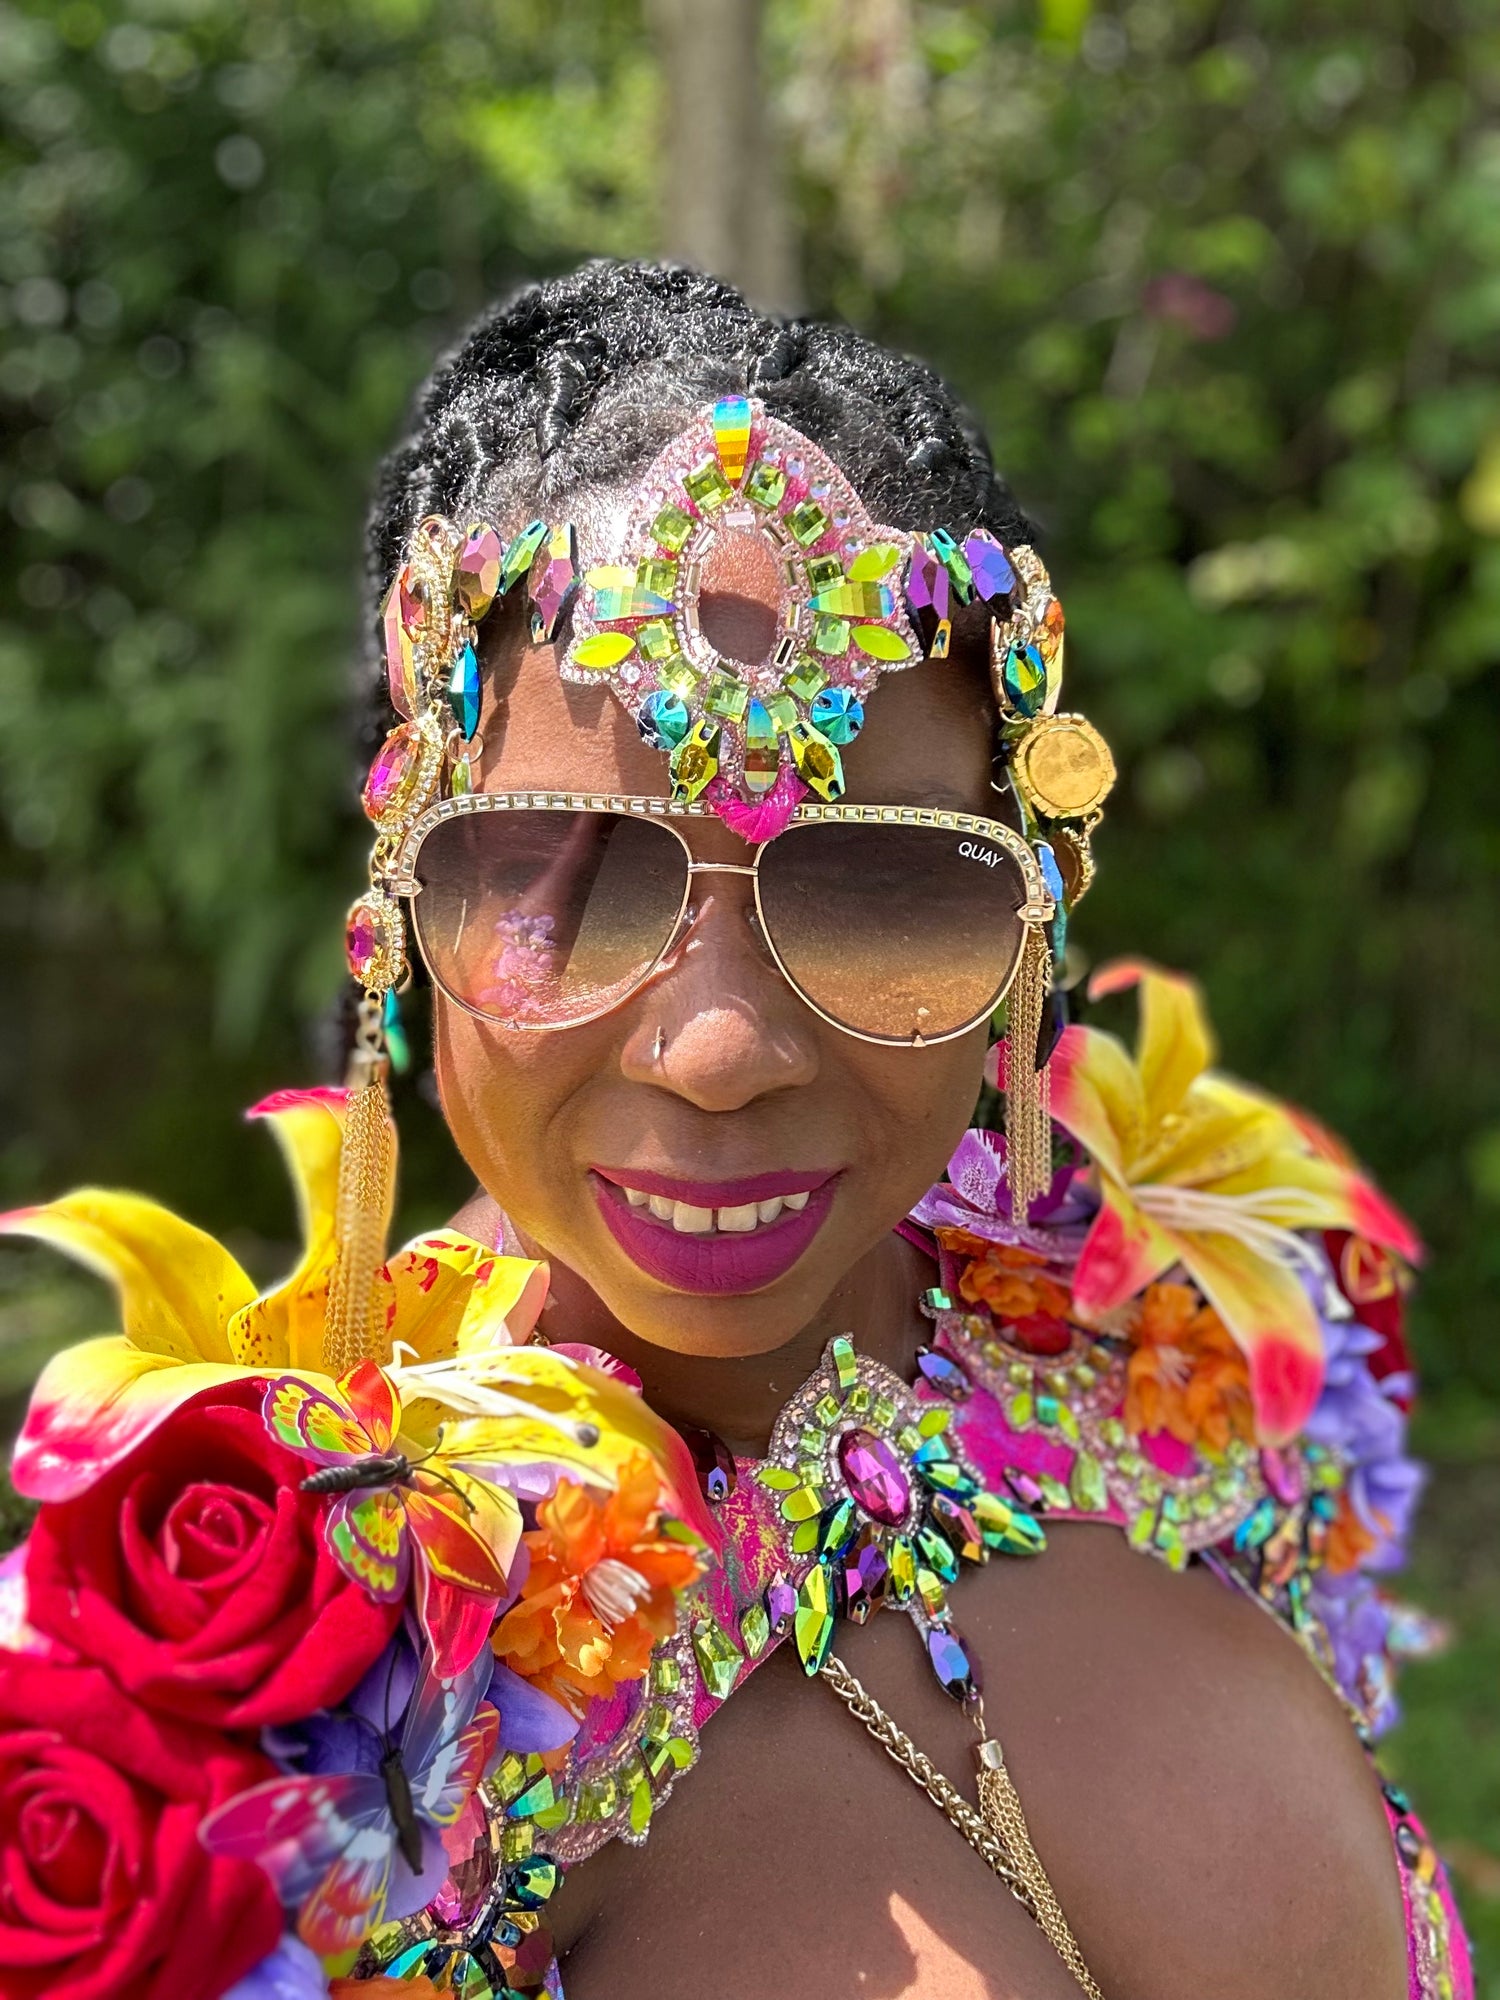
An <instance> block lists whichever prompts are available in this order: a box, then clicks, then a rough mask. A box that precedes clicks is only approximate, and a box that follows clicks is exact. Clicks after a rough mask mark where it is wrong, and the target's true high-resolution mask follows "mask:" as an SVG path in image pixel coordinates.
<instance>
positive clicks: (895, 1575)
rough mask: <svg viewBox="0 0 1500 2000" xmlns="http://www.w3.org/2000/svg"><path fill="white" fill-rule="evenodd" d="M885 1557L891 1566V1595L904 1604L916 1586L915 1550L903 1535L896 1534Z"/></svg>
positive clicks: (897, 1601)
mask: <svg viewBox="0 0 1500 2000" xmlns="http://www.w3.org/2000/svg"><path fill="white" fill-rule="evenodd" d="M887 1559H888V1561H889V1562H890V1566H891V1578H890V1583H891V1596H892V1597H893V1598H894V1600H895V1601H896V1603H897V1604H905V1602H906V1601H907V1599H908V1598H909V1597H910V1596H911V1594H912V1592H913V1591H914V1590H915V1589H916V1587H917V1552H916V1550H915V1549H914V1548H913V1547H912V1545H911V1542H910V1541H909V1540H908V1538H907V1537H906V1536H905V1535H896V1536H894V1537H893V1538H892V1541H891V1546H890V1551H889V1555H888V1558H887Z"/></svg>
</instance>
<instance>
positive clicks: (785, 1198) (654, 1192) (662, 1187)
mask: <svg viewBox="0 0 1500 2000" xmlns="http://www.w3.org/2000/svg"><path fill="white" fill-rule="evenodd" d="M589 1178H590V1181H591V1183H592V1186H593V1189H594V1198H595V1200H596V1201H597V1202H598V1204H599V1211H600V1214H601V1215H602V1216H603V1218H604V1224H605V1227H606V1228H607V1229H608V1230H609V1232H610V1234H611V1235H612V1236H613V1237H614V1239H615V1241H616V1243H618V1244H619V1246H620V1248H621V1249H622V1250H623V1251H624V1252H625V1254H626V1256H627V1257H629V1258H630V1260H631V1262H632V1263H634V1264H636V1265H638V1266H639V1267H640V1269H641V1270H643V1271H644V1272H645V1273H646V1274H647V1276H648V1277H652V1278H655V1279H656V1280H657V1281H658V1283H660V1284H664V1285H670V1286H671V1287H672V1289H673V1290H674V1291H681V1292H701V1293H714V1292H756V1291H760V1290H762V1289H763V1288H764V1287H765V1286H767V1285H771V1284H774V1283H775V1282H776V1280H777V1279H778V1278H779V1277H781V1276H782V1275H783V1274H784V1273H785V1272H787V1271H789V1270H790V1269H791V1268H792V1266H793V1264H795V1263H796V1262H797V1260H798V1258H799V1257H801V1255H802V1254H803V1252H804V1251H805V1250H806V1249H807V1248H808V1247H809V1245H810V1244H811V1243H812V1241H813V1238H814V1237H815V1236H816V1235H817V1233H818V1231H819V1230H820V1229H821V1228H822V1226H823V1223H824V1220H825V1219H826V1217H827V1215H828V1211H829V1209H830V1208H831V1207H832V1205H833V1196H834V1191H835V1188H836V1186H837V1182H838V1175H837V1174H836V1173H829V1172H827V1171H826V1170H824V1171H822V1172H810V1173H794V1172H790V1171H788V1172H784V1173H772V1174H756V1175H751V1176H748V1177H745V1178H742V1179H739V1180H733V1181H714V1182H706V1181H682V1180H677V1179H674V1178H672V1177H670V1176H668V1175H665V1174H652V1173H645V1172H640V1173H637V1172H634V1171H632V1172H630V1173H629V1174H628V1175H626V1174H625V1173H623V1172H621V1171H619V1170H617V1169H614V1168H608V1167H596V1168H595V1169H594V1170H593V1172H592V1173H591V1174H590V1176H589Z"/></svg>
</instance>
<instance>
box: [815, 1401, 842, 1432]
mask: <svg viewBox="0 0 1500 2000" xmlns="http://www.w3.org/2000/svg"><path fill="white" fill-rule="evenodd" d="M842 1409H843V1404H842V1403H841V1402H840V1401H839V1399H838V1397H837V1396H833V1395H829V1394H827V1393H825V1394H823V1395H821V1396H819V1398H818V1400H817V1402H815V1403H814V1404H813V1415H814V1416H815V1417H816V1418H817V1420H818V1422H819V1423H820V1424H822V1426H823V1427H824V1429H825V1430H826V1429H827V1428H828V1426H829V1425H830V1424H836V1423H837V1422H838V1420H839V1413H840V1411H841V1410H842Z"/></svg>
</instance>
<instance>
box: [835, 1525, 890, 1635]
mask: <svg viewBox="0 0 1500 2000" xmlns="http://www.w3.org/2000/svg"><path fill="white" fill-rule="evenodd" d="M889 1573H890V1566H889V1564H888V1563H887V1562H886V1559H885V1552H884V1551H883V1549H882V1548H881V1546H880V1543H879V1541H878V1540H877V1539H876V1535H875V1531H874V1529H872V1528H867V1529H866V1530H865V1532H864V1533H863V1534H862V1535H861V1536H860V1537H859V1539H858V1540H857V1541H856V1542H855V1543H854V1545H853V1546H852V1548H850V1549H848V1550H846V1552H845V1555H844V1573H843V1593H844V1609H845V1612H846V1613H847V1615H848V1617H849V1618H850V1619H852V1621H853V1622H854V1623H855V1624H856V1625H863V1624H864V1622H865V1620H866V1619H867V1618H868V1617H869V1616H870V1614H871V1613H872V1612H873V1611H874V1610H875V1609H876V1608H877V1607H878V1605H879V1603H880V1600H881V1598H882V1597H883V1596H884V1594H885V1580H886V1577H887V1576H888V1575H889Z"/></svg>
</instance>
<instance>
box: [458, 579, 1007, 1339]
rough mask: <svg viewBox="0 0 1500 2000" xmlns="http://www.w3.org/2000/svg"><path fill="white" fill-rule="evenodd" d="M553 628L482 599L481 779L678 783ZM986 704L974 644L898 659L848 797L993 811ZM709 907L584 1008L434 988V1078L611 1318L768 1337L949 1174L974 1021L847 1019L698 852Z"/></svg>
mask: <svg viewBox="0 0 1500 2000" xmlns="http://www.w3.org/2000/svg"><path fill="white" fill-rule="evenodd" d="M557 651H558V649H557V648H554V647H552V646H540V647H533V646H530V645H528V644H527V643H526V642H525V637H524V631H523V622H522V619H521V617H520V616H519V613H518V610H512V609H509V608H508V609H507V611H506V612H505V613H504V614H503V615H502V616H499V617H497V618H496V619H495V620H494V621H492V630H491V632H490V634H489V637H488V642H487V658H486V661H485V666H486V680H487V695H486V702H485V715H484V719H483V722H482V724H481V728H482V733H483V737H484V743H485V749H484V754H483V758H482V761H481V782H482V784H483V787H484V789H485V790H487V791H499V792H503V791H519V790H530V789H547V790H566V791H579V792H604V793H613V794H621V793H623V794H639V795H648V796H664V795H665V794H666V793H667V792H668V790H669V784H668V775H667V764H666V759H665V757H664V756H663V755H662V754H661V753H659V752H657V751H654V750H651V749H648V748H647V746H646V745H645V744H644V743H643V742H642V741H641V739H640V737H639V735H638V734H637V732H636V728H635V724H634V723H633V721H632V720H631V718H630V717H629V716H628V715H627V714H626V713H625V712H624V710H623V709H622V708H621V707H620V706H619V704H618V703H617V702H616V701H615V700H614V698H613V697H612V696H611V695H610V694H609V693H608V692H607V691H606V690H604V689H602V688H601V689H597V690H596V689H593V688H586V687H578V686H573V685H569V684H568V683H565V682H564V681H562V680H561V679H560V677H559V675H558V672H557ZM956 651H957V649H956ZM993 726H994V725H993V720H992V715H991V711H990V709H989V706H988V700H987V695H986V690H985V685H984V677H983V674H982V672H981V671H980V670H979V668H978V666H977V664H976V661H975V659H974V657H973V654H972V652H967V653H965V654H964V656H963V657H955V658H953V659H950V660H949V661H946V662H942V663H937V662H929V663H927V664H925V665H923V666H920V667H918V668H915V669H912V670H910V671H908V672H905V673H896V674H890V675H888V676H886V678H885V679H884V680H883V681H882V682H881V684H880V686H879V687H878V688H877V689H876V690H875V693H874V695H873V697H872V699H871V701H870V704H869V708H868V711H867V721H866V725H865V728H864V730H863V731H862V733H861V735H860V737H859V740H858V742H857V743H856V744H855V745H854V746H853V747H852V749H850V750H848V751H846V752H845V771H846V776H847V779H848V792H847V795H846V796H847V799H848V800H849V802H851V803H879V804H897V805H923V806H937V807H950V808H955V809H959V810H967V811H971V812H976V811H977V812H988V811H993V809H994V807H995V805H996V803H997V801H996V800H995V797H994V794H993V793H992V792H991V791H990V789H989V775H990V757H991V743H992V730H993ZM674 824H675V825H677V826H678V827H679V828H680V829H681V830H682V832H683V833H684V835H685V836H686V838H687V841H688V844H689V846H690V847H691V848H692V851H693V855H694V858H695V859H696V860H699V861H709V862H738V863H741V864H743V863H744V862H746V861H747V860H748V859H749V858H750V852H751V850H750V849H749V848H747V846H746V844H745V842H744V841H742V840H741V839H740V838H739V837H738V836H737V835H735V834H732V833H731V832H730V831H729V830H728V828H727V827H725V826H724V825H722V824H721V823H720V822H719V821H718V820H717V819H712V818H704V819H680V820H677V821H675V822H674ZM694 908H695V910H696V919H695V921H693V922H692V924H691V926H690V928H689V930H688V932H687V934H686V936H685V938H684V939H683V940H682V942H681V943H680V944H679V945H678V946H677V947H676V949H675V950H674V951H673V953H672V954H671V956H670V957H669V959H668V960H667V962H666V963H665V964H664V965H663V966H662V968H661V969H660V970H659V971H658V972H657V973H656V974H655V975H654V976H653V977H652V979H651V980H650V981H649V982H648V983H647V984H646V985H645V986H644V987H643V988H642V989H641V990H640V991H639V992H637V993H635V994H634V995H632V996H631V998H630V999H629V1000H627V1001H626V1002H625V1004H624V1005H622V1006H621V1007H619V1008H618V1009H616V1010H615V1011H614V1012H613V1013H610V1014H606V1015H604V1016H603V1017H602V1018H600V1019H598V1020H596V1021H592V1022H589V1023H587V1024H585V1025H583V1026H579V1027H570V1028H565V1029H561V1030H557V1031H552V1032H537V1031H535V1030H524V1029H512V1028H506V1027H503V1026H500V1025H498V1024H496V1023H493V1022H488V1021H483V1020H478V1019H476V1018H475V1017H474V1016H473V1015H471V1014H468V1013H466V1012H465V1011H464V1010H463V1009H461V1008H459V1007H456V1006H454V1005H453V1004H452V1002H450V1001H448V1000H447V999H446V998H445V997H444V996H443V995H442V994H441V993H438V992H435V994H434V1003H435V1024H436V1057H437V1075H438V1084H439V1088H440V1090H441V1094H442V1102H443V1110H444V1114H445V1116H446V1118H447V1121H448V1125H449V1127H450V1129H451V1131H452V1133H453V1136H454V1139H455V1140H456V1142H457V1144H458V1146H459V1149H460V1151H461V1152H462V1153H463V1156H464V1158H465V1160H466V1161H467V1162H468V1164H469V1166H470V1167H471V1168H472V1170H473V1172H474V1174H475V1175H476V1176H477V1178H478V1180H479V1182H480V1184H481V1185H482V1186H483V1188H484V1189H485V1191H486V1192H487V1193H488V1194H490V1195H491V1196H492V1197H493V1198H494V1199H495V1200H496V1201H497V1202H498V1203H499V1204H500V1206H501V1207H502V1208H503V1209H504V1210H505V1212H506V1213H507V1214H508V1215H509V1216H510V1218H511V1220H512V1221H513V1222H514V1223H515V1224H516V1226H517V1227H518V1228H519V1230H520V1231H521V1233H522V1235H523V1236H524V1237H525V1238H526V1239H527V1241H528V1244H529V1245H534V1246H535V1247H536V1248H537V1249H538V1250H539V1251H540V1253H541V1254H543V1255H545V1256H546V1257H548V1258H549V1259H550V1260H552V1262H553V1263H554V1264H555V1265H562V1266H565V1267H567V1268H568V1269H569V1270H571V1271H572V1272H574V1273H575V1274H577V1276H579V1277H580V1278H582V1279H583V1280H584V1281H585V1283H586V1284H587V1285H588V1286H589V1287H590V1288H591V1289H592V1290H593V1291H594V1292H595V1294H596V1295H597V1296H598V1297H599V1299H600V1300H601V1301H602V1302H603V1304H604V1306H605V1307H606V1308H607V1310H608V1311H609V1312H610V1313H611V1314H612V1315H613V1316H614V1318H615V1319H616V1320H617V1321H618V1322H620V1323H621V1324H622V1325H623V1326H625V1327H627V1328H628V1329H629V1330H630V1331H631V1332H632V1333H634V1334H635V1335H636V1336H637V1337H638V1338H640V1339H642V1340H646V1341H650V1342H653V1343H655V1344H657V1345H659V1346H661V1347H664V1348H669V1349H672V1350H674V1351H676V1352H678V1353H682V1354H695V1355H716V1356H731V1355H749V1354H759V1353H765V1352H767V1351H769V1350H771V1349H774V1348H776V1347H779V1346H781V1345H782V1344H783V1343H784V1342H786V1341H788V1340H790V1339H791V1338H792V1337H793V1336H794V1335H795V1334H796V1333H797V1332H798V1331H799V1330H800V1329H801V1328H803V1327H804V1326H806V1325H807V1324H808V1323H809V1322H810V1321H811V1320H813V1318H814V1317H815V1316H816V1314H817V1313H818V1310H819V1308H820V1307H821V1306H822V1305H823V1303H824V1302H825V1300H826V1299H827V1298H828V1296H829V1294H830V1293H831V1292H832V1291H833V1289H834V1287H835V1286H836V1285H837V1284H838V1282H839V1281H840V1279H841V1278H842V1277H843V1276H844V1274H845V1273H846V1272H848V1271H849V1270H850V1269H851V1268H852V1267H853V1266H854V1265H855V1264H856V1263H857V1262H858V1261H859V1259H860V1258H861V1257H863V1256H864V1254H865V1253H866V1252H867V1251H869V1250H870V1249H871V1248H872V1247H873V1246H874V1245H875V1244H877V1243H878V1242H879V1241H880V1240H881V1238H882V1237H884V1236H885V1235H886V1234H887V1232H888V1231H890V1230H891V1229H892V1228H893V1227H894V1226H895V1224H896V1223H897V1222H898V1221H899V1220H900V1219H901V1217H902V1216H903V1215H905V1214H906V1212H907V1211H908V1210H909V1209H910V1207H911V1206H912V1204H913V1203H914V1202H915V1201H916V1200H917V1199H918V1197H919V1196H920V1195H922V1194H923V1193H924V1192H925V1191H926V1190H927V1188H928V1187H929V1186H930V1185H931V1184H932V1182H933V1181H934V1180H936V1179H937V1178H938V1176H939V1175H940V1173H941V1172H942V1169H943V1167H944V1165H945V1163H946V1161H947V1159H948V1157H949V1155H950V1153H951V1152H952V1150H953V1147H954V1145H955V1144H956V1142H957V1140H958V1138H959V1136H960V1135H961V1133H962V1132H963V1130H964V1127H965V1125H966V1124H967V1122H968V1119H969V1116H970V1114H971V1112H972V1110H973V1107H974V1103H975V1100H976V1097H977V1094H978V1088H979V1082H980V1071H981V1067H982V1063H983V1058H984V1051H985V1031H984V1028H983V1026H982V1025H981V1026H980V1027H978V1028H976V1029H974V1030H973V1031H972V1032H971V1033H969V1034H967V1035H964V1036H962V1037H960V1038H958V1039H956V1040H954V1041H950V1042H941V1043H938V1044H937V1045H935V1046H929V1047H925V1048H910V1047H893V1046H889V1045H879V1044H874V1043H869V1042H862V1041H859V1040H856V1039H855V1037H853V1036H852V1035H848V1034H845V1033H843V1032H841V1031H840V1030H839V1029H837V1028H835V1027H833V1026H831V1025H830V1024H829V1023H827V1022H825V1021H823V1020H822V1019H821V1018H820V1017H819V1016H818V1015H816V1014H814V1013H813V1012H812V1011H811V1009H810V1008H809V1007H807V1006H806V1004H805V1003H804V1002H803V1001H802V1000H800V999H799V998H798V996H797V995H796V994H795V993H794V992H793V991H792V989H791V987H790V986H788V984H787V983H786V980H785V979H784V978H783V977H782V975H781V973H780V971H779V970H778V969H777V966H776V964H775V962H774V960H773V959H772V958H771V956H770V954H769V952H768V951H767V949H766V946H765V944H764V942H763V941H762V939H761V937H760V935H759V932H758V930H757V928H756V924H755V920H754V900H753V884H752V883H751V882H750V880H749V879H748V877H745V876H741V875H732V874H705V875H698V876H695V877H694ZM658 1051H659V1053H658ZM652 1197H655V1200H654V1202H653V1200H652ZM778 1202H780V1203H781V1207H780V1210H779V1212H778V1211H777V1208H776V1204H777V1203H778ZM694 1211H697V1213H694ZM705 1211H707V1212H708V1214H707V1215H705V1213H704V1212H705ZM752 1219H753V1223H754V1226H753V1228H751V1227H747V1224H748V1223H750V1222H751V1221H752Z"/></svg>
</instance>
